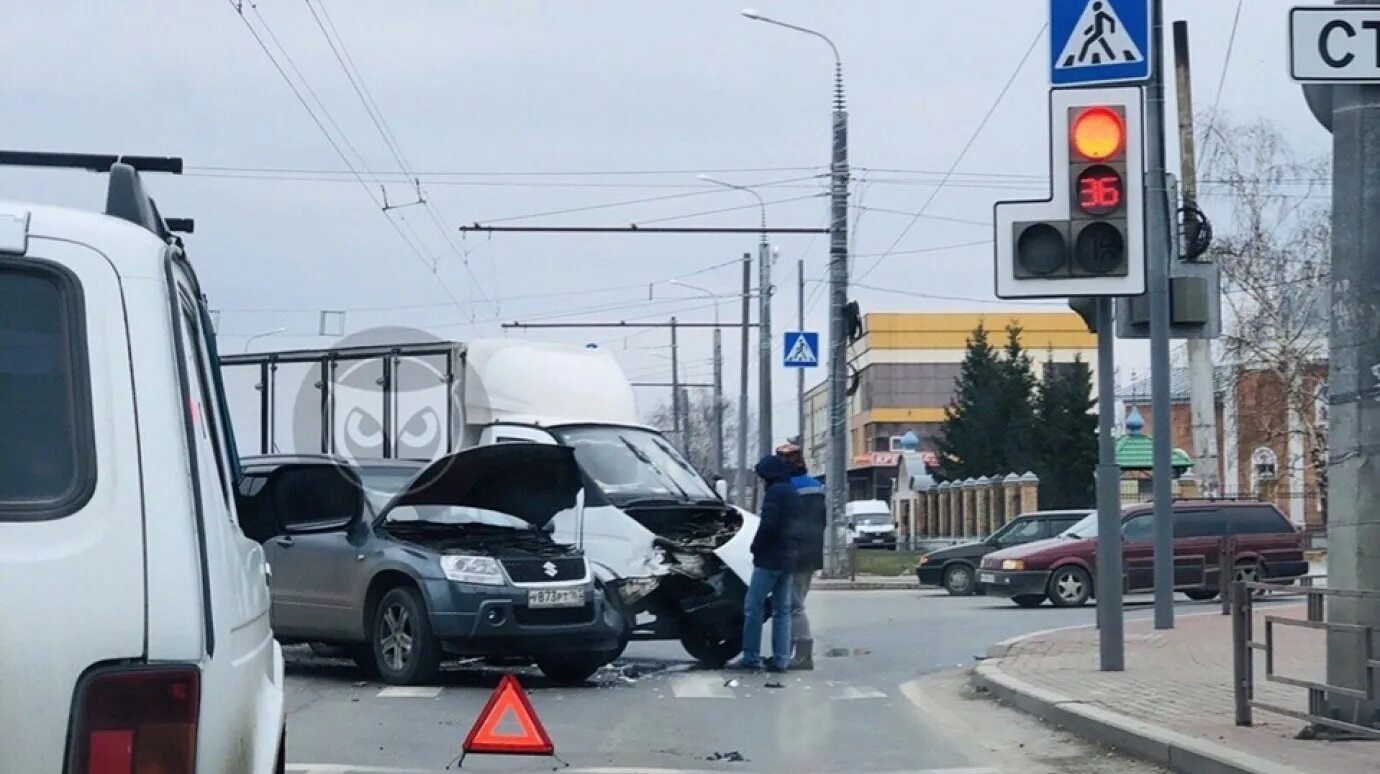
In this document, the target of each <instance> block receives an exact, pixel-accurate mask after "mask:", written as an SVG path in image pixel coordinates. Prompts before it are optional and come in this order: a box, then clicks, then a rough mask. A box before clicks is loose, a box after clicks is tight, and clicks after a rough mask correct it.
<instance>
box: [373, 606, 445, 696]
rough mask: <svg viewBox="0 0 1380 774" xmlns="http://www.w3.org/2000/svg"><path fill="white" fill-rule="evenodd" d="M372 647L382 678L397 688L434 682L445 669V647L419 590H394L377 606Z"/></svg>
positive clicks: (375, 608)
mask: <svg viewBox="0 0 1380 774" xmlns="http://www.w3.org/2000/svg"><path fill="white" fill-rule="evenodd" d="M370 640H371V642H370V644H371V645H372V646H373V651H374V664H375V665H376V667H377V668H378V672H379V677H381V678H383V681H384V682H386V683H391V684H393V685H418V684H422V683H426V682H429V681H431V679H432V678H434V677H435V676H436V672H437V670H439V669H440V666H441V644H440V643H439V642H437V641H436V637H435V636H434V635H433V634H432V632H431V617H430V616H429V615H428V614H427V610H426V603H425V602H423V601H422V595H421V594H420V593H418V591H417V590H416V589H413V588H408V587H406V586H399V587H398V588H395V589H392V590H390V591H389V592H388V593H386V594H384V595H383V598H382V599H380V600H379V603H378V605H376V606H375V607H374V617H373V625H372V626H371V627H370Z"/></svg>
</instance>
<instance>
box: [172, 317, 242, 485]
mask: <svg viewBox="0 0 1380 774" xmlns="http://www.w3.org/2000/svg"><path fill="white" fill-rule="evenodd" d="M181 308H182V331H181V335H182V346H183V350H184V351H183V354H184V356H185V357H186V360H187V378H188V379H189V380H190V382H191V384H190V387H191V390H192V394H191V395H189V396H187V400H188V401H189V403H190V405H191V406H192V423H193V429H194V430H195V432H196V437H197V445H198V448H199V451H198V454H197V456H198V458H199V459H198V462H199V464H200V465H201V466H202V468H203V470H202V478H203V483H204V484H205V479H210V478H214V479H216V484H217V485H218V488H219V490H220V497H221V500H222V501H223V502H224V503H225V504H226V505H227V506H228V505H229V504H230V486H229V484H228V483H227V481H228V478H229V476H228V473H227V466H226V463H225V447H224V446H223V445H222V443H221V437H220V436H221V429H220V417H219V415H218V414H217V410H218V406H217V402H216V401H215V399H214V396H213V395H212V393H211V373H210V368H209V366H208V358H207V355H206V344H205V339H204V338H203V337H202V333H201V320H200V316H199V315H198V313H197V310H196V308H195V307H194V306H192V302H191V301H190V300H188V299H186V298H185V297H184V298H183V300H182V304H181ZM207 451H209V452H210V454H209V455H208V454H207ZM203 456H205V457H207V459H200V458H201V457H203ZM208 463H209V464H212V465H214V468H208V467H206V466H207V464H208ZM204 488H205V489H210V488H211V487H210V485H209V484H205V487H204Z"/></svg>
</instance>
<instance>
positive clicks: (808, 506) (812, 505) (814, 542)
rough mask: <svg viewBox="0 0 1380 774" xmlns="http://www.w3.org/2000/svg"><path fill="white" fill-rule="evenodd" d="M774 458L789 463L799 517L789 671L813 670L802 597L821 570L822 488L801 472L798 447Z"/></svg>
mask: <svg viewBox="0 0 1380 774" xmlns="http://www.w3.org/2000/svg"><path fill="white" fill-rule="evenodd" d="M776 453H777V455H778V456H780V457H781V458H782V459H784V460H785V461H786V462H788V463H790V466H791V485H792V486H794V487H795V491H796V493H797V494H799V495H800V518H799V519H796V521H795V522H794V526H795V530H794V532H795V547H796V556H795V570H794V573H793V576H792V579H791V646H792V647H791V650H792V653H793V655H792V656H791V669H814V668H815V659H814V650H815V641H814V639H813V638H812V637H810V619H809V618H807V617H806V616H805V597H806V595H808V594H809V593H810V581H812V580H813V579H814V577H815V571H816V570H820V569H823V568H824V527H825V516H826V511H827V510H828V506H827V505H826V504H825V502H824V487H823V486H822V485H821V484H820V483H819V481H818V480H816V479H815V477H814V476H811V475H810V474H809V472H808V471H807V470H806V469H805V456H804V455H803V454H802V453H801V451H800V447H799V446H796V445H795V444H791V443H788V444H786V445H784V446H781V447H778V448H777V450H776Z"/></svg>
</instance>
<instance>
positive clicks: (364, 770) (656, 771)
mask: <svg viewBox="0 0 1380 774" xmlns="http://www.w3.org/2000/svg"><path fill="white" fill-rule="evenodd" d="M287 771H288V774H427V772H428V770H426V769H397V768H391V767H387V766H348V765H342V764H338V763H289V764H288V766H287ZM563 771H564V772H565V773H566V774H720V773H721V772H722V771H723V769H666V768H648V767H644V766H639V767H637V768H630V767H627V766H591V767H578V766H577V767H575V768H571V769H563ZM735 771H741V772H742V774H752V772H753V771H754V770H753V769H735ZM877 774H1001V772H999V771H997V770H996V769H988V768H971V767H960V768H947V769H907V770H906V771H904V772H898V771H893V772H878V773H877Z"/></svg>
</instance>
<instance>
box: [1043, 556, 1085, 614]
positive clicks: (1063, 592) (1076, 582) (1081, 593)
mask: <svg viewBox="0 0 1380 774" xmlns="http://www.w3.org/2000/svg"><path fill="white" fill-rule="evenodd" d="M1090 596H1092V578H1091V577H1090V576H1089V575H1088V571H1087V570H1085V569H1083V568H1082V567H1077V566H1074V565H1070V566H1067V567H1060V568H1059V569H1057V570H1055V571H1054V572H1053V573H1051V574H1050V576H1049V601H1050V603H1051V604H1053V605H1054V606H1055V607H1082V606H1083V605H1085V604H1087V602H1088V597H1090Z"/></svg>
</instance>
